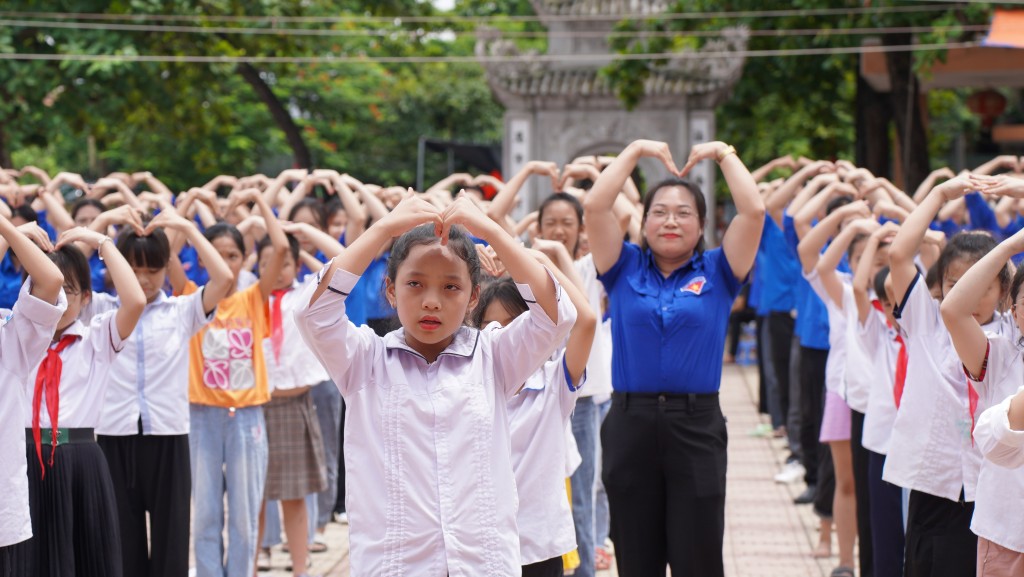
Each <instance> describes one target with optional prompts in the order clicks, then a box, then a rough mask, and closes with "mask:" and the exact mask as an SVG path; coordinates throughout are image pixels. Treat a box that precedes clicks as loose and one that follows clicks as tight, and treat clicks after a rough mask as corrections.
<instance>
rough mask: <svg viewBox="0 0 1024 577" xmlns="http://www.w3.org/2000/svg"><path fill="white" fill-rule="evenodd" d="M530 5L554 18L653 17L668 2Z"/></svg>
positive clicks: (571, 0) (548, 0) (543, 1)
mask: <svg viewBox="0 0 1024 577" xmlns="http://www.w3.org/2000/svg"><path fill="white" fill-rule="evenodd" d="M532 3H533V8H534V10H536V11H537V13H538V14H543V15H556V16H605V15H616V14H644V15H652V16H653V15H656V14H661V13H662V12H664V11H665V10H666V9H668V2H665V1H664V0H533V2H532Z"/></svg>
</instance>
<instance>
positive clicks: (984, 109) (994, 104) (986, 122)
mask: <svg viewBox="0 0 1024 577" xmlns="http://www.w3.org/2000/svg"><path fill="white" fill-rule="evenodd" d="M967 107H968V108H970V109H971V112H973V113H975V114H977V115H978V116H980V117H981V125H982V126H984V127H985V128H992V125H993V124H994V123H995V121H996V118H999V115H1001V114H1002V113H1003V111H1005V110H1006V97H1005V96H1003V95H1002V94H1000V93H998V92H996V91H995V90H992V89H988V90H979V91H978V92H975V93H974V94H972V95H970V97H968V98H967Z"/></svg>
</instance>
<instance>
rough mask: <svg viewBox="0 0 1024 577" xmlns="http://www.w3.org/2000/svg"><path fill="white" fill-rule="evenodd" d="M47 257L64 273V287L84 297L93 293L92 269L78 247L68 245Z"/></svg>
mask: <svg viewBox="0 0 1024 577" xmlns="http://www.w3.org/2000/svg"><path fill="white" fill-rule="evenodd" d="M47 256H49V257H50V260H51V261H53V264H55V265H57V268H59V269H60V271H61V272H62V273H64V286H66V287H70V288H71V290H74V291H77V292H78V293H79V294H81V295H83V296H84V295H88V294H91V293H92V269H90V268H89V259H87V258H85V255H84V254H82V251H81V250H79V249H78V247H77V246H75V245H74V244H66V245H64V246H62V247H60V248H58V249H55V250H54V251H53V252H51V253H50V254H49V255H47Z"/></svg>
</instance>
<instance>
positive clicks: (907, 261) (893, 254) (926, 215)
mask: <svg viewBox="0 0 1024 577" xmlns="http://www.w3.org/2000/svg"><path fill="white" fill-rule="evenodd" d="M943 204H945V197H944V196H943V194H942V191H941V190H937V189H936V190H933V192H932V193H931V194H929V195H928V196H927V197H925V198H924V200H923V201H922V202H921V203H920V204H919V205H918V206H917V208H916V209H914V211H913V212H911V213H910V216H908V217H907V219H906V220H905V221H903V225H902V226H901V227H900V231H899V233H898V234H897V235H896V238H895V239H893V241H892V246H891V247H889V260H890V262H891V263H892V266H893V268H896V267H900V266H907V265H910V266H913V263H914V256H915V255H916V254H917V249H918V247H920V246H921V241H922V240H923V239H924V235H925V233H926V232H928V227H929V225H930V224H931V222H932V220H933V219H934V218H935V215H936V214H937V213H938V212H939V209H940V208H942V205H943Z"/></svg>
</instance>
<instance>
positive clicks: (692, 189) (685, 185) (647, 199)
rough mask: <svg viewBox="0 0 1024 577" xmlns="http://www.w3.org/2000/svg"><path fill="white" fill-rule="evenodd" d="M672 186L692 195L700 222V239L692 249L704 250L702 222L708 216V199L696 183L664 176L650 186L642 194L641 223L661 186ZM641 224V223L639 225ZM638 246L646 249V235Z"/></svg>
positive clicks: (649, 210)
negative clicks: (642, 211)
mask: <svg viewBox="0 0 1024 577" xmlns="http://www.w3.org/2000/svg"><path fill="white" fill-rule="evenodd" d="M672 186H678V187H679V188H682V189H683V190H686V191H688V192H689V193H690V195H691V196H693V202H694V204H696V208H697V219H698V221H699V222H700V231H701V235H700V239H699V240H698V241H697V247H696V248H695V249H694V250H695V251H696V253H698V254H699V253H702V252H704V223H705V221H706V220H707V216H708V201H707V199H705V198H704V193H703V192H701V190H700V189H699V188H697V185H696V184H693V183H692V182H689V181H686V180H683V179H681V178H674V177H673V178H666V179H665V180H663V181H661V182H658V183H656V184H655V185H654V186H652V187H651V188H650V189H649V190H648V191H647V194H645V195H644V216H643V224H646V223H647V213H649V212H651V205H652V204H654V197H655V196H657V195H658V193H659V192H661V189H663V188H669V187H672ZM641 226H642V225H641ZM640 248H643V249H644V250H646V249H647V236H646V235H643V239H642V241H641V246H640Z"/></svg>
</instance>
